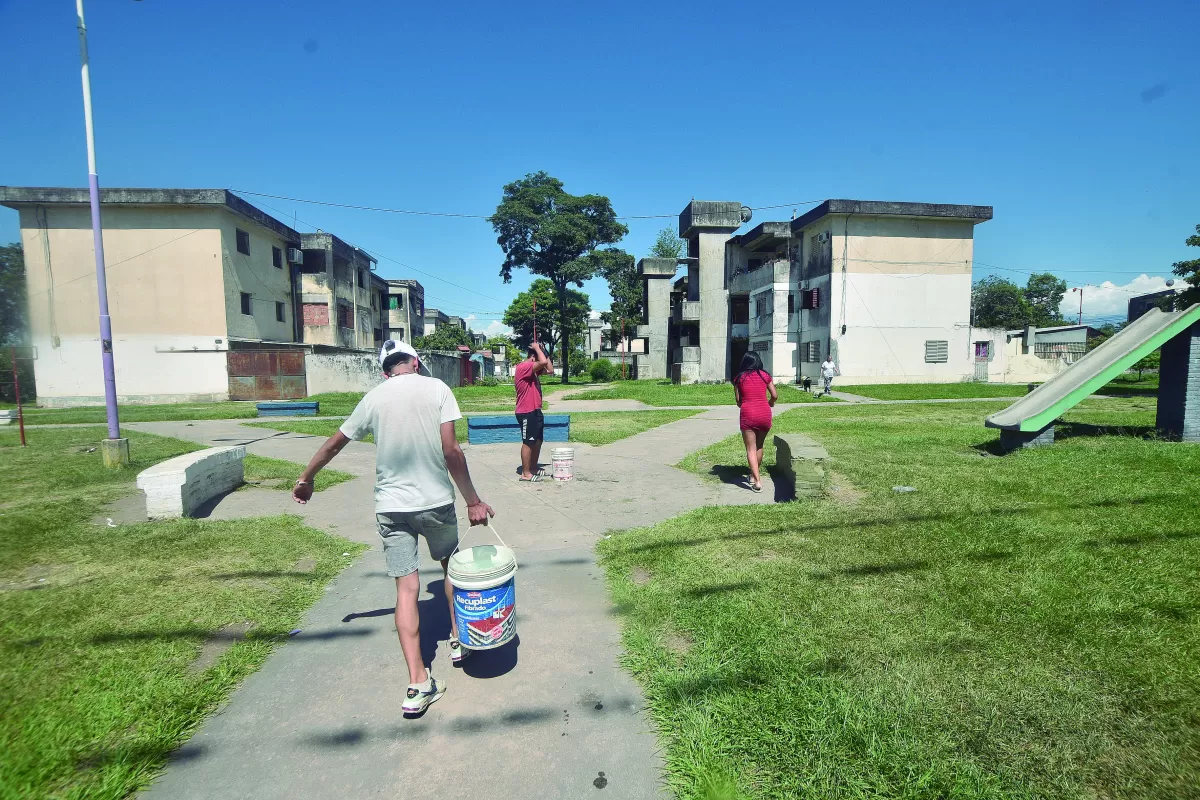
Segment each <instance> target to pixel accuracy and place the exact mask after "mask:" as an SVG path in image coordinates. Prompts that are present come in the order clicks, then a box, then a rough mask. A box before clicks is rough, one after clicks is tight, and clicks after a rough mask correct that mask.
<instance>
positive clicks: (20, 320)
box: [0, 242, 29, 344]
mask: <svg viewBox="0 0 1200 800" xmlns="http://www.w3.org/2000/svg"><path fill="white" fill-rule="evenodd" d="M25 294H26V290H25V252H24V251H23V250H22V249H21V243H20V242H12V243H10V244H6V245H4V246H2V247H0V344H20V343H21V342H24V341H25V340H26V338H27V336H28V333H29V320H28V317H27V309H28V306H27V305H26V296H25Z"/></svg>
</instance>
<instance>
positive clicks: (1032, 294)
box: [1024, 272, 1067, 328]
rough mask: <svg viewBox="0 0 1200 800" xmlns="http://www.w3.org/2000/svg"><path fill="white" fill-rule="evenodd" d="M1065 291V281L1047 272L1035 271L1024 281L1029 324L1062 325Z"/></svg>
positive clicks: (1043, 325)
mask: <svg viewBox="0 0 1200 800" xmlns="http://www.w3.org/2000/svg"><path fill="white" fill-rule="evenodd" d="M1066 293H1067V282H1066V281H1064V280H1061V279H1059V278H1057V277H1055V276H1054V275H1052V274H1050V273H1049V272H1035V273H1034V274H1032V275H1030V276H1029V280H1028V281H1026V283H1025V289H1024V295H1025V302H1026V303H1028V304H1029V320H1028V323H1027V324H1029V325H1036V326H1037V327H1039V328H1043V327H1046V326H1048V325H1062V324H1064V323H1065V322H1066V320H1064V319H1063V315H1062V311H1061V309H1060V307H1061V306H1062V299H1063V295H1064V294H1066Z"/></svg>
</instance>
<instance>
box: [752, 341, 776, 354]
mask: <svg viewBox="0 0 1200 800" xmlns="http://www.w3.org/2000/svg"><path fill="white" fill-rule="evenodd" d="M770 346H771V343H770V342H755V343H754V344H753V345H751V349H753V350H757V351H758V352H760V353H765V352H766V351H767V348H769V347H770Z"/></svg>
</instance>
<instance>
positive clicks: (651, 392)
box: [567, 380, 834, 406]
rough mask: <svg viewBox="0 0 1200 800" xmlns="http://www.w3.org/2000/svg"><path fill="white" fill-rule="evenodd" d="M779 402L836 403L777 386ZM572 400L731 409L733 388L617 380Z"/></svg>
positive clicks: (574, 395) (581, 392)
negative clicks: (633, 401)
mask: <svg viewBox="0 0 1200 800" xmlns="http://www.w3.org/2000/svg"><path fill="white" fill-rule="evenodd" d="M776 387H777V389H778V391H779V402H780V403H814V402H834V400H833V398H832V397H824V398H821V400H820V401H818V400H817V398H816V397H815V396H814V395H812V394H809V393H808V392H803V391H801V390H799V389H797V388H796V387H794V386H792V385H791V384H776ZM567 399H570V400H640V401H642V402H643V403H645V404H647V405H651V406H731V405H733V386H732V385H731V384H728V383H690V384H684V385H677V384H673V383H671V382H670V381H649V380H647V381H617V382H615V383H613V384H612V386H611V387H610V388H608V389H593V390H591V391H576V392H572V393H571V397H570V398H567Z"/></svg>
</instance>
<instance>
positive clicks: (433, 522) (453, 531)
mask: <svg viewBox="0 0 1200 800" xmlns="http://www.w3.org/2000/svg"><path fill="white" fill-rule="evenodd" d="M375 524H377V525H378V526H379V536H380V537H381V538H382V539H383V559H384V561H385V562H387V574H388V575H389V576H390V577H392V578H403V577H404V576H405V575H411V574H413V573H414V572H416V571H417V565H418V561H417V536H424V537H425V544H427V545H428V546H429V555H430V557H432V558H433V559H434V560H435V561H441V560H442V559H443V558H449V557H450V554H451V553H453V552H454V548H455V547H457V546H458V517H456V516H455V514H454V504H453V503H447V504H446V505H444V506H441V507H440V508H431V509H429V510H428V511H388V512H385V513H383V514H376V515H375Z"/></svg>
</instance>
